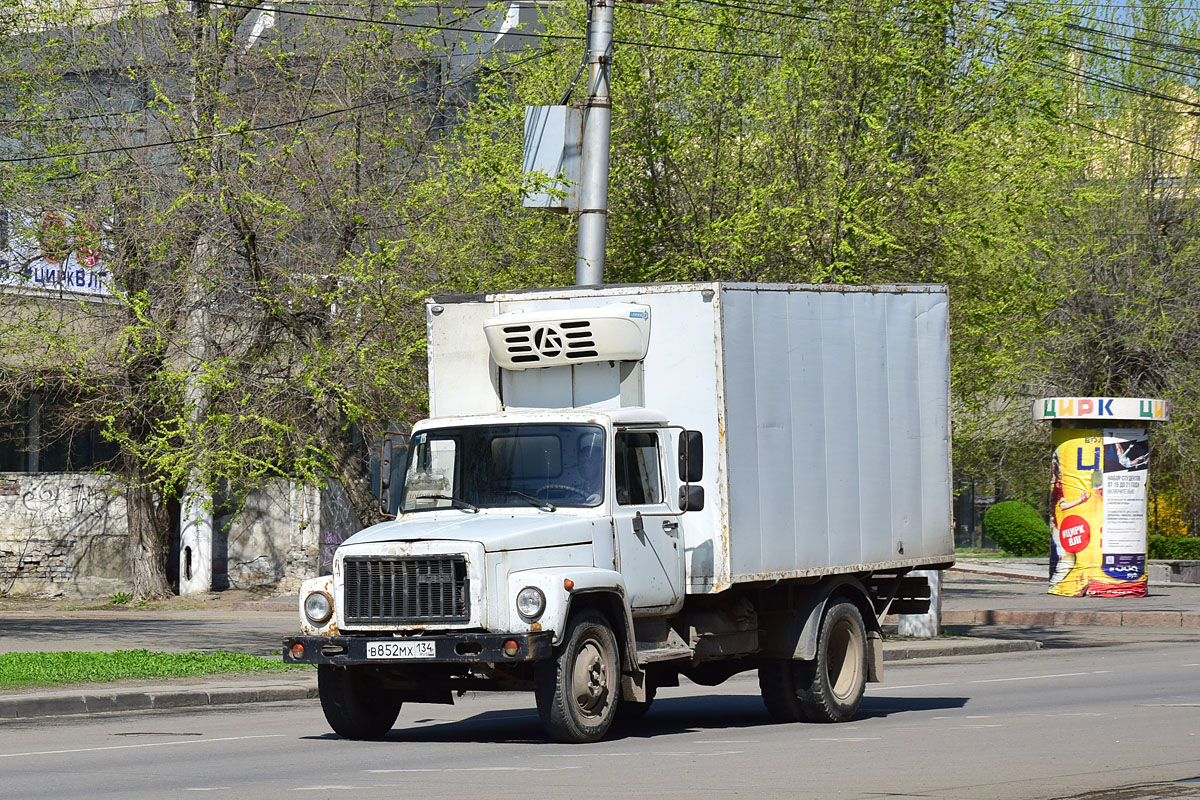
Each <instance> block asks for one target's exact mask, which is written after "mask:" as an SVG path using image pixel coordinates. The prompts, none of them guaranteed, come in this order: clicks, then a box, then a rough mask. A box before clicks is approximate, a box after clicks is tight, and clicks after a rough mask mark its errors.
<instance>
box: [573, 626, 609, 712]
mask: <svg viewBox="0 0 1200 800" xmlns="http://www.w3.org/2000/svg"><path fill="white" fill-rule="evenodd" d="M573 672H574V674H573V675H572V684H573V686H574V690H575V691H574V692H573V694H574V696H575V702H576V703H578V705H579V708H580V709H582V710H583V711H588V712H591V711H594V710H595V709H596V708H598V707H600V706H602V705H603V703H604V701H605V698H606V697H607V696H608V668H607V667H606V666H605V665H604V659H603V658H602V656H601V653H600V649H599V648H598V647H597V646H596V645H595V644H594V643H592V642H588V643H587V644H585V645H584V646H583V647H582V648H580V651H579V657H578V658H576V659H575V669H574V670H573Z"/></svg>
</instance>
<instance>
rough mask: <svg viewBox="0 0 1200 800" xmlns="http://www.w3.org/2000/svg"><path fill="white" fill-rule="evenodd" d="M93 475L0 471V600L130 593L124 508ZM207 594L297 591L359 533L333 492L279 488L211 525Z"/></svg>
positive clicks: (111, 485)
mask: <svg viewBox="0 0 1200 800" xmlns="http://www.w3.org/2000/svg"><path fill="white" fill-rule="evenodd" d="M116 487H117V484H116V482H115V480H114V479H112V478H109V477H106V476H101V475H95V474H92V473H77V474H72V473H64V474H58V473H38V474H28V473H0V594H34V595H48V596H68V597H110V596H112V595H113V594H115V593H116V592H123V591H129V590H130V572H129V557H128V550H127V540H128V536H127V527H126V519H125V501H124V498H122V497H121V495H120V493H119V492H118V491H117V488H116ZM214 523H215V524H214V528H215V531H214V542H213V549H214V553H213V576H214V579H213V584H214V586H213V588H214V589H217V590H220V589H226V588H234V589H259V588H272V589H274V590H275V591H277V592H278V593H280V594H285V593H290V592H292V591H294V590H295V589H297V588H298V587H299V585H300V582H301V581H302V580H304V579H305V578H309V577H312V576H313V575H318V574H321V573H323V572H328V571H329V565H330V564H331V563H332V555H333V551H334V550H335V549H336V548H337V545H338V544H340V543H341V542H342V540H343V539H345V538H346V537H347V536H349V535H350V534H352V533H354V532H356V531H357V530H358V529H359V527H361V526H360V525H359V523H358V520H357V519H356V518H355V516H354V513H353V511H351V510H350V503H349V500H348V498H347V497H346V493H345V492H344V491H343V490H342V488H341V486H340V485H338V484H332V485H331V486H330V487H329V488H327V489H324V490H320V489H317V488H316V487H312V486H303V485H299V484H295V483H291V482H288V481H278V482H276V483H274V484H272V485H270V486H268V487H267V488H265V489H261V490H257V491H254V492H251V493H250V495H249V496H248V497H247V498H246V501H245V503H244V504H243V505H242V506H241V507H240V508H239V509H237V511H236V512H235V513H231V514H225V515H222V516H218V517H217V518H216V519H215V520H214Z"/></svg>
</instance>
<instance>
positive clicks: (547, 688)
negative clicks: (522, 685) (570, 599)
mask: <svg viewBox="0 0 1200 800" xmlns="http://www.w3.org/2000/svg"><path fill="white" fill-rule="evenodd" d="M620 694H621V668H620V663H619V661H618V656H617V640H616V637H614V636H613V633H612V629H611V628H610V627H609V625H608V621H607V620H606V619H605V618H604V616H603V615H602V614H600V613H598V612H596V611H583V612H581V613H580V614H577V615H576V616H574V617H572V619H571V623H570V625H569V626H568V628H567V632H566V635H565V636H564V637H563V644H562V646H561V647H559V648H558V649H557V651H556V652H555V655H554V658H552V659H549V660H547V661H542V662H539V663H538V667H537V672H536V674H535V695H536V697H537V709H538V715H539V716H540V717H541V719H542V727H544V728H545V729H546V733H547V734H549V735H550V738H552V739H554V740H556V741H559V742H570V743H582V742H595V741H598V740H599V739H601V738H603V737H604V734H606V733H608V729H609V728H610V727H611V726H612V723H613V718H614V717H615V716H616V712H617V705H618V703H619V702H620Z"/></svg>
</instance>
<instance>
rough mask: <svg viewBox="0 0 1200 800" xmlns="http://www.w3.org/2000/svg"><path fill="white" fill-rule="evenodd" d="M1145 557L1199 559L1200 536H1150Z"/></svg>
mask: <svg viewBox="0 0 1200 800" xmlns="http://www.w3.org/2000/svg"><path fill="white" fill-rule="evenodd" d="M1149 539H1150V540H1149V543H1148V545H1149V548H1148V552H1147V558H1163V559H1169V560H1172V561H1200V538H1196V537H1193V536H1150V537H1149Z"/></svg>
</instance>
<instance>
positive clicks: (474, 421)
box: [417, 406, 667, 429]
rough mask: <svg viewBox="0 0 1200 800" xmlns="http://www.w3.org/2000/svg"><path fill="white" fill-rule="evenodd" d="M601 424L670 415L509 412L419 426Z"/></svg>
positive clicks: (656, 420)
mask: <svg viewBox="0 0 1200 800" xmlns="http://www.w3.org/2000/svg"><path fill="white" fill-rule="evenodd" d="M564 421H567V422H575V423H589V422H591V423H601V424H603V423H604V422H606V421H607V422H608V423H609V424H611V425H615V426H620V425H665V424H666V423H667V415H666V414H663V413H662V412H661V411H654V410H653V409H648V408H641V407H637V406H633V407H627V408H606V409H589V408H564V409H545V408H534V409H524V408H515V409H506V410H504V411H501V412H498V413H492V414H466V415H462V416H456V417H434V418H431V419H427V420H422V421H421V422H420V423H418V425H417V428H418V429H425V428H445V427H452V426H459V425H498V424H505V425H511V424H513V423H514V422H515V423H536V422H564Z"/></svg>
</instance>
